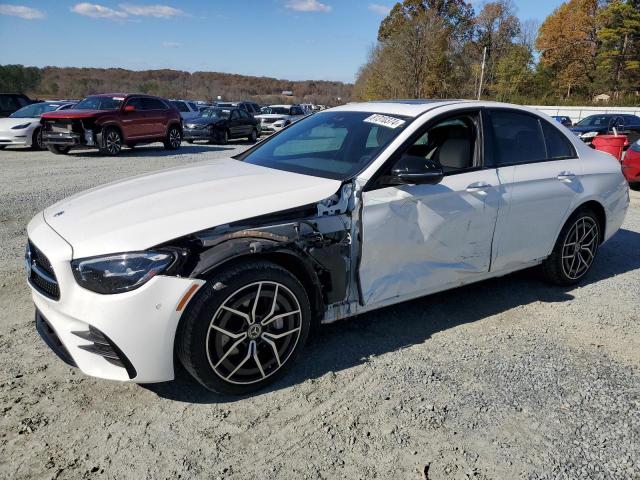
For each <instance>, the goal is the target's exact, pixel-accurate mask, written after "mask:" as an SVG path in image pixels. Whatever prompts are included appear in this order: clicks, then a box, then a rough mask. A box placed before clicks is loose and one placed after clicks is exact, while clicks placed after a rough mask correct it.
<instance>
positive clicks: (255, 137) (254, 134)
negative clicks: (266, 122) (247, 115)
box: [249, 128, 258, 143]
mask: <svg viewBox="0 0 640 480" xmlns="http://www.w3.org/2000/svg"><path fill="white" fill-rule="evenodd" d="M249 141H250V142H251V143H256V142H257V141H258V131H257V130H256V129H255V128H254V129H253V130H251V135H249Z"/></svg>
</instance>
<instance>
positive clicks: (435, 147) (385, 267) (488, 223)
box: [359, 110, 504, 305]
mask: <svg viewBox="0 0 640 480" xmlns="http://www.w3.org/2000/svg"><path fill="white" fill-rule="evenodd" d="M403 148H404V149H403ZM403 148H401V149H400V150H399V151H398V153H397V154H396V156H395V157H392V159H391V162H390V164H389V165H390V166H391V165H397V164H401V163H403V162H405V161H406V159H407V156H408V157H410V159H411V160H415V159H416V158H417V157H423V158H424V159H425V164H427V165H428V164H433V163H434V162H435V164H439V165H440V166H441V168H442V170H443V172H444V176H443V178H442V180H441V181H440V182H439V183H437V184H424V185H392V184H389V183H388V182H387V183H385V180H384V179H385V178H389V176H387V175H384V174H383V175H380V176H379V177H378V179H377V180H375V181H374V183H373V184H372V185H370V186H368V187H367V188H365V191H364V192H363V196H362V202H363V208H362V218H361V221H362V232H363V236H362V254H361V262H360V269H359V280H360V287H361V292H362V303H363V304H364V305H373V304H376V303H395V301H401V300H403V299H408V298H413V297H418V296H422V295H426V294H429V293H433V292H436V291H439V290H444V289H447V288H450V287H454V286H458V285H461V284H464V283H468V282H470V281H473V280H474V279H479V278H480V277H482V276H485V275H486V274H487V272H488V271H489V268H490V263H491V245H492V241H493V232H494V228H495V225H496V220H497V216H498V210H499V208H500V207H501V206H502V205H503V204H504V201H503V198H502V189H501V187H500V184H499V180H498V176H497V173H496V170H495V169H493V168H491V169H485V168H483V161H484V159H483V158H482V152H483V135H482V120H481V113H480V111H478V110H471V111H465V112H464V113H460V112H458V113H456V114H453V115H451V116H447V117H444V118H443V117H441V118H439V119H437V120H435V121H434V122H430V125H427V127H426V128H425V129H423V130H421V131H419V132H418V133H417V134H416V135H415V136H414V137H412V139H411V140H410V141H409V142H408V144H405V146H404V147H403ZM383 168H385V167H383ZM388 168H389V167H388ZM391 170H392V167H391V168H389V172H388V173H391ZM382 173H384V172H382ZM394 299H397V300H394Z"/></svg>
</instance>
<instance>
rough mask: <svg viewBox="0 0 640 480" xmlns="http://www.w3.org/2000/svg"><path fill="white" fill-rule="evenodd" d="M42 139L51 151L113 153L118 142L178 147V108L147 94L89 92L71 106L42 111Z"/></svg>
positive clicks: (131, 146) (180, 136)
mask: <svg viewBox="0 0 640 480" xmlns="http://www.w3.org/2000/svg"><path fill="white" fill-rule="evenodd" d="M40 123H41V124H42V142H43V144H44V145H45V146H46V147H47V148H48V149H49V150H50V151H52V152H53V153H57V154H66V153H68V152H69V150H71V149H72V148H76V147H78V148H97V149H99V150H100V152H101V153H103V154H105V155H110V156H115V155H118V154H119V153H120V151H121V150H122V146H123V145H126V146H128V147H130V148H134V147H135V146H136V145H138V144H142V143H152V142H162V143H164V147H165V148H166V149H168V150H176V149H178V148H180V143H181V141H182V121H181V119H180V112H178V110H177V109H176V108H175V107H173V106H172V105H171V104H170V103H169V102H168V101H167V100H165V99H163V98H159V97H153V96H150V95H137V94H134V95H130V94H118V93H115V94H114V93H110V94H102V95H91V96H89V97H87V98H85V99H84V100H82V101H80V102H79V103H78V104H76V106H75V107H74V108H73V109H71V110H65V111H62V112H50V113H45V114H44V115H42V118H41V119H40Z"/></svg>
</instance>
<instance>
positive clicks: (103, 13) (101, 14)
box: [71, 2, 128, 20]
mask: <svg viewBox="0 0 640 480" xmlns="http://www.w3.org/2000/svg"><path fill="white" fill-rule="evenodd" d="M71 11H72V12H74V13H77V14H78V15H84V16H85V17H91V18H108V19H110V20H123V19H125V18H127V17H128V15H127V14H126V13H125V12H120V11H118V10H113V9H112V8H108V7H104V6H102V5H97V4H95V3H86V2H83V3H78V4H76V5H74V6H73V7H72V8H71Z"/></svg>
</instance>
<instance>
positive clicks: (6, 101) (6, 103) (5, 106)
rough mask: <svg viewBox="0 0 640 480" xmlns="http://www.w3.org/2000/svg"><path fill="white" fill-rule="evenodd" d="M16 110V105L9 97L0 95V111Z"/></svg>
mask: <svg viewBox="0 0 640 480" xmlns="http://www.w3.org/2000/svg"><path fill="white" fill-rule="evenodd" d="M16 108H18V104H17V103H16V102H15V100H14V99H13V97H11V96H10V95H0V109H2V110H15V109H16Z"/></svg>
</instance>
